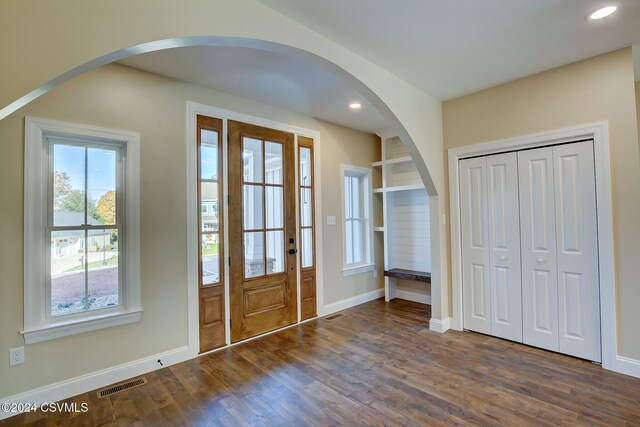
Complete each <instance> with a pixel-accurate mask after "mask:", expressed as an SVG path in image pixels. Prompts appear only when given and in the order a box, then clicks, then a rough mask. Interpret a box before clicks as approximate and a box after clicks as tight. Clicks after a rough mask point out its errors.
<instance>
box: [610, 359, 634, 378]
mask: <svg viewBox="0 0 640 427" xmlns="http://www.w3.org/2000/svg"><path fill="white" fill-rule="evenodd" d="M612 371H615V372H619V373H621V374H625V375H631V376H632V377H636V378H640V360H636V359H631V358H630V357H624V356H620V355H618V356H616V364H615V366H614V369H612Z"/></svg>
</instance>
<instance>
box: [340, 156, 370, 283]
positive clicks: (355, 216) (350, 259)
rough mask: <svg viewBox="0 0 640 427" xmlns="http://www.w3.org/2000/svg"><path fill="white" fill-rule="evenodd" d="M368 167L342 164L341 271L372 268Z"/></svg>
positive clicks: (362, 270)
mask: <svg viewBox="0 0 640 427" xmlns="http://www.w3.org/2000/svg"><path fill="white" fill-rule="evenodd" d="M371 192H372V189H371V170H370V169H366V168H360V167H356V166H347V165H343V166H342V213H343V221H342V234H343V269H342V270H343V274H344V275H351V274H358V273H363V272H367V271H372V270H373V269H374V267H375V266H374V264H373V227H372V218H371V216H372V206H371Z"/></svg>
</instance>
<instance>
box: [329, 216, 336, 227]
mask: <svg viewBox="0 0 640 427" xmlns="http://www.w3.org/2000/svg"><path fill="white" fill-rule="evenodd" d="M327 225H336V217H335V216H333V215H331V216H328V217H327Z"/></svg>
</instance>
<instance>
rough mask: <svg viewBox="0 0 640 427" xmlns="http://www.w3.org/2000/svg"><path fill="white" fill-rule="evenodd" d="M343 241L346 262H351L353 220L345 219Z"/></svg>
mask: <svg viewBox="0 0 640 427" xmlns="http://www.w3.org/2000/svg"><path fill="white" fill-rule="evenodd" d="M344 238H345V242H344V249H345V252H346V255H347V256H346V258H347V259H346V261H347V264H353V222H352V221H351V220H347V221H345V236H344Z"/></svg>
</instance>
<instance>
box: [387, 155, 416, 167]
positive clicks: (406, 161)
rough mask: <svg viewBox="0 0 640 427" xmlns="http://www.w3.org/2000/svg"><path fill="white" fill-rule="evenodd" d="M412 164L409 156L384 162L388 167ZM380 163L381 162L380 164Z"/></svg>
mask: <svg viewBox="0 0 640 427" xmlns="http://www.w3.org/2000/svg"><path fill="white" fill-rule="evenodd" d="M411 162H413V159H412V158H411V156H403V157H397V158H395V159H387V160H385V163H386V164H388V165H394V164H399V163H411ZM380 163H382V162H380Z"/></svg>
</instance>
